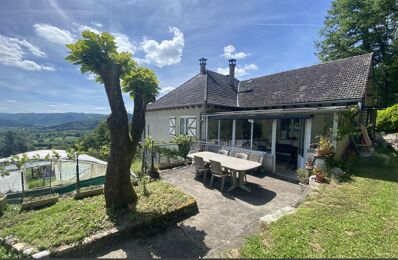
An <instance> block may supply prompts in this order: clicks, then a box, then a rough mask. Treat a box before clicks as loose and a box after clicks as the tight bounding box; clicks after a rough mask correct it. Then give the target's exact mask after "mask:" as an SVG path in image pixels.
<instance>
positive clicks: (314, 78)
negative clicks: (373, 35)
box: [239, 53, 372, 107]
mask: <svg viewBox="0 0 398 260" xmlns="http://www.w3.org/2000/svg"><path fill="white" fill-rule="evenodd" d="M371 62H372V54H371V53H370V54H365V55H360V56H354V57H350V58H346V59H340V60H335V61H330V62H325V63H321V64H318V65H313V66H310V67H305V68H300V69H295V70H290V71H285V72H281V73H276V74H272V75H267V76H264V77H259V78H255V79H250V80H245V81H241V82H240V86H239V91H240V92H242V91H244V92H246V91H250V92H247V93H242V94H239V106H241V107H258V106H260V107H261V106H274V105H285V104H299V103H311V102H314V103H322V102H326V101H341V100H353V99H362V98H363V97H364V95H365V91H366V86H367V82H368V77H369V73H370V68H371Z"/></svg>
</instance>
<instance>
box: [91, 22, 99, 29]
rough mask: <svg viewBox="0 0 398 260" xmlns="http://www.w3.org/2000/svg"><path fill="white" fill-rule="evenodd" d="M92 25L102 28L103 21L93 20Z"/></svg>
mask: <svg viewBox="0 0 398 260" xmlns="http://www.w3.org/2000/svg"><path fill="white" fill-rule="evenodd" d="M91 24H92V25H94V26H97V27H99V28H102V23H95V22H91Z"/></svg>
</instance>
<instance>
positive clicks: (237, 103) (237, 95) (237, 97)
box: [236, 81, 240, 107]
mask: <svg viewBox="0 0 398 260" xmlns="http://www.w3.org/2000/svg"><path fill="white" fill-rule="evenodd" d="M239 90H240V81H238V90H237V92H236V106H238V107H239Z"/></svg>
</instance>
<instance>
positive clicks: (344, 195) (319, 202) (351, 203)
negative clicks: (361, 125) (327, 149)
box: [239, 155, 398, 258]
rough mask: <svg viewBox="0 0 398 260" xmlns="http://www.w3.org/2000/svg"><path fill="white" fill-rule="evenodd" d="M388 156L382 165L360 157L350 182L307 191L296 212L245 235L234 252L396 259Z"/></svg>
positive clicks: (397, 233) (396, 169) (397, 211)
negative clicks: (307, 195)
mask: <svg viewBox="0 0 398 260" xmlns="http://www.w3.org/2000/svg"><path fill="white" fill-rule="evenodd" d="M392 159H393V160H392V161H391V162H390V164H389V165H388V166H383V165H382V163H380V161H377V158H376V159H371V160H364V159H362V160H361V161H360V163H361V164H362V166H358V164H357V165H356V168H352V169H353V171H354V174H355V176H353V177H352V179H351V181H347V182H344V183H341V184H336V183H332V184H331V185H328V186H327V187H325V188H323V189H321V190H320V191H318V192H314V193H312V194H311V195H310V197H309V198H307V199H306V201H305V202H304V203H302V204H301V205H300V207H299V208H298V210H297V212H296V213H294V214H292V215H287V216H285V217H283V218H281V219H279V220H278V221H276V222H274V223H271V224H270V225H268V226H266V227H265V228H264V231H263V232H262V233H261V234H258V235H254V236H251V237H249V238H248V239H247V241H246V243H245V244H244V246H243V247H242V248H241V249H240V250H239V254H240V256H241V257H247V258H250V257H263V258H267V257H269V258H273V257H278V258H291V257H293V258H307V257H309V258H313V257H315V258H321V257H329V258H340V257H364V258H374V257H397V256H398V199H397V198H398V159H397V158H396V155H393V158H392ZM372 160H373V161H374V160H376V161H377V162H372Z"/></svg>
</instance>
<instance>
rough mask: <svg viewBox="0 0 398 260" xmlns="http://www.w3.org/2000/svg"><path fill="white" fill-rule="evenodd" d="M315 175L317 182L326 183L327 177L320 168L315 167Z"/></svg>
mask: <svg viewBox="0 0 398 260" xmlns="http://www.w3.org/2000/svg"><path fill="white" fill-rule="evenodd" d="M313 174H314V175H315V181H316V182H318V183H322V182H323V181H324V179H325V176H324V174H323V171H322V170H321V169H320V168H318V167H315V168H314V170H313Z"/></svg>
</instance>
